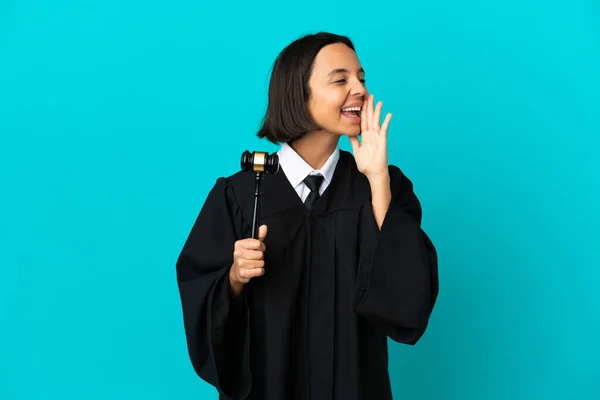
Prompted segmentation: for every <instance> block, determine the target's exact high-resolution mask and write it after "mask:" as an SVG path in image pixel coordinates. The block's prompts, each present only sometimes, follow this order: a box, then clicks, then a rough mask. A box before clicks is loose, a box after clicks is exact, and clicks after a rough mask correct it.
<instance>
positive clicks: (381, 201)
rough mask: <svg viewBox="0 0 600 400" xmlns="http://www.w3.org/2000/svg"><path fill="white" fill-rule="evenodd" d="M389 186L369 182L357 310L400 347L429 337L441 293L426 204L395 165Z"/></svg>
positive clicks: (362, 232)
mask: <svg viewBox="0 0 600 400" xmlns="http://www.w3.org/2000/svg"><path fill="white" fill-rule="evenodd" d="M388 179H389V183H386V182H385V180H374V179H370V180H369V182H370V183H371V188H372V199H371V203H370V204H368V205H366V206H365V209H364V214H363V219H362V226H361V244H360V264H359V272H358V276H357V288H356V289H357V292H356V299H355V311H356V312H357V313H358V314H359V315H361V316H363V317H365V318H367V319H368V320H370V321H371V322H373V323H375V324H377V325H378V326H380V327H381V328H382V329H383V330H384V331H385V333H386V334H387V335H388V336H390V337H391V338H392V339H393V340H395V341H397V342H402V343H407V344H415V343H416V342H417V341H418V340H419V339H420V337H421V336H422V335H423V334H424V332H425V330H426V328H427V325H428V321H429V317H430V315H431V312H432V310H433V307H434V304H435V302H436V299H437V295H438V291H439V283H438V260H437V253H436V250H435V247H434V246H433V243H432V242H431V240H430V239H429V237H428V236H427V235H426V234H425V232H423V230H422V229H421V205H420V203H419V200H418V199H417V197H416V196H415V194H414V192H413V186H412V183H411V181H410V180H409V179H408V178H407V177H406V176H404V175H403V174H402V172H401V171H400V169H398V168H397V167H395V166H390V167H389V178H388Z"/></svg>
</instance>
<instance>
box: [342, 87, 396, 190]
mask: <svg viewBox="0 0 600 400" xmlns="http://www.w3.org/2000/svg"><path fill="white" fill-rule="evenodd" d="M373 103H374V97H373V95H369V96H368V98H367V100H366V101H365V103H364V104H363V107H362V109H361V111H360V127H361V133H360V138H361V140H360V142H359V140H358V138H357V137H351V138H350V143H351V144H352V151H353V153H354V159H355V160H356V165H357V167H358V170H359V171H360V172H362V173H363V174H364V175H366V176H367V177H368V178H372V177H376V176H378V175H384V176H385V175H386V174H387V173H388V155H387V131H388V126H389V124H390V120H391V119H392V114H391V113H388V114H387V115H386V117H385V120H384V121H383V124H381V125H380V124H379V122H380V118H381V108H382V107H383V103H382V102H381V101H380V102H378V103H377V106H376V107H375V108H374V107H373Z"/></svg>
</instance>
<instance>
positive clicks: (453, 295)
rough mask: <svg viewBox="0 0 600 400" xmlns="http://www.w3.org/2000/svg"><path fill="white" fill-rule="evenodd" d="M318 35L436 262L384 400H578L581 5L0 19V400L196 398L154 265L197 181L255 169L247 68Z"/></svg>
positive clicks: (583, 245) (584, 221)
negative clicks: (372, 112) (429, 300)
mask: <svg viewBox="0 0 600 400" xmlns="http://www.w3.org/2000/svg"><path fill="white" fill-rule="evenodd" d="M286 4H287V5H286ZM318 30H329V31H333V32H337V33H342V34H347V35H349V36H351V38H352V39H353V40H354V41H355V44H356V46H357V49H358V53H359V57H360V59H361V61H362V63H363V65H364V67H365V69H366V70H367V81H368V86H369V89H370V90H371V92H373V93H374V94H375V95H376V99H379V100H383V101H384V102H385V105H384V110H385V111H391V112H393V114H394V118H393V120H392V123H391V125H390V134H389V135H390V149H389V151H390V160H391V162H393V163H394V164H397V165H399V166H400V167H401V168H402V169H403V170H404V172H405V173H406V174H408V175H409V177H410V178H411V179H412V180H413V182H414V184H415V190H416V192H417V194H418V196H419V198H420V199H421V201H422V203H423V208H424V227H425V229H426V230H427V232H428V233H429V234H430V236H431V237H432V238H433V240H434V242H435V244H436V246H437V248H438V251H439V257H440V279H441V292H440V298H439V302H438V305H437V307H436V309H435V312H434V314H433V316H432V319H431V325H430V328H429V330H428V331H427V333H426V335H425V336H424V337H423V339H422V341H421V342H420V343H419V344H418V345H417V346H415V347H406V346H402V345H397V344H394V345H392V347H391V350H390V351H391V357H392V358H391V360H392V361H391V364H390V372H391V376H392V380H393V390H394V393H395V395H396V398H398V399H406V400H409V399H410V400H412V399H415V400H417V399H461V400H467V399H468V400H470V399H488V400H496V399H509V398H510V399H598V398H600V383H599V381H598V377H599V376H600V345H599V344H598V342H599V339H598V338H599V337H600V311H599V310H600V299H599V296H598V291H599V289H600V273H599V272H598V271H599V268H598V267H599V266H600V250H599V245H600V240H599V234H598V226H599V224H600V215H599V212H598V205H599V203H600V202H599V198H600V190H599V184H598V174H599V173H600V167H599V162H598V150H599V144H600V141H599V139H598V136H599V134H600V116H599V113H600V3H599V2H598V1H597V0H587V1H586V0H562V1H549V0H545V1H541V0H539V1H535V0H534V1H528V2H522V1H517V0H494V1H491V0H490V1H482V2H480V1H468V0H457V1H441V0H426V1H421V2H407V1H399V2H397V1H379V2H354V1H345V2H341V3H340V2H323V1H303V2H300V3H298V2H295V3H294V2H292V3H284V2H274V1H272V2H264V1H263V2H244V3H235V2H227V3H223V4H220V3H217V2H203V1H183V0H180V1H172V2H170V3H168V4H167V2H155V1H116V0H104V1H65V0H53V1H26V0H22V1H10V0H3V1H0V135H1V136H0V138H1V142H0V182H1V197H0V205H1V208H0V217H1V218H0V399H7V400H9V399H10V400H12V399H15V400H16V399H19V400H29V399H36V400H38V399H62V400H70V399H134V398H136V399H137V398H139V399H210V398H216V397H215V395H214V393H215V392H214V390H213V389H212V388H211V387H210V386H208V385H206V384H204V383H203V382H202V381H200V380H199V379H198V378H197V377H196V375H195V374H194V372H193V370H192V367H191V364H190V363H189V360H188V358H187V350H186V347H185V341H184V332H183V326H182V317H181V310H180V303H179V298H178V292H177V287H176V280H175V260H176V257H177V255H178V253H179V250H180V248H181V246H182V245H183V242H184V240H185V238H186V237H187V234H188V232H189V229H190V228H191V224H192V223H193V221H194V219H195V217H196V215H197V213H198V211H199V209H200V207H201V206H202V204H203V201H204V198H205V196H206V195H207V193H208V190H209V189H210V188H211V186H212V185H213V183H214V181H215V179H216V178H217V177H218V176H221V175H228V174H231V173H234V172H236V171H237V169H238V167H239V157H240V154H241V152H242V151H243V150H246V149H250V150H261V149H265V150H268V151H273V150H276V147H274V146H272V145H269V144H268V143H267V142H262V141H259V140H258V139H256V138H255V136H254V134H255V131H256V129H257V128H258V126H259V122H260V118H261V117H262V113H263V111H264V108H265V104H266V103H265V96H266V90H267V82H268V73H269V68H270V66H271V63H272V62H273V60H274V58H275V56H276V55H277V53H278V52H279V51H280V50H281V49H282V48H283V47H284V46H285V45H286V44H288V43H289V42H290V41H292V40H294V39H295V38H297V37H298V36H300V35H301V34H304V33H308V32H314V31H318ZM342 147H343V148H345V149H347V150H349V149H350V146H349V143H348V141H347V139H346V138H344V139H343V140H342Z"/></svg>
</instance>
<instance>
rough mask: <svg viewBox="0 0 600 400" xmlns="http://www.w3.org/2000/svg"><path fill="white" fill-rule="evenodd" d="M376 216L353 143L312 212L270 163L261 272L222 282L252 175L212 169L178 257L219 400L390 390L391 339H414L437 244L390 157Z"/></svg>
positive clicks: (422, 325) (433, 284)
mask: <svg viewBox="0 0 600 400" xmlns="http://www.w3.org/2000/svg"><path fill="white" fill-rule="evenodd" d="M388 169H389V177H390V188H391V194H392V199H391V202H390V204H389V208H388V210H387V213H386V214H385V218H384V220H383V223H382V225H381V228H379V227H378V225H377V223H376V220H375V217H374V213H373V209H372V204H371V188H370V186H369V182H368V180H367V178H366V177H365V176H364V175H363V174H361V173H360V172H359V171H358V169H357V166H356V162H355V160H354V158H353V156H352V154H350V153H348V152H346V151H340V158H339V161H338V163H337V166H336V167H335V171H334V174H333V178H332V181H331V183H330V184H329V186H328V187H327V189H326V190H325V192H324V193H323V195H322V196H321V197H320V198H319V200H318V201H317V203H316V205H315V206H314V208H312V210H311V211H308V210H307V208H306V207H305V205H304V204H303V203H302V201H301V199H300V198H299V196H298V194H297V193H296V192H295V190H294V188H293V187H292V186H291V185H290V183H289V182H288V180H287V179H286V175H285V169H283V170H282V171H280V172H279V173H278V174H276V175H266V176H265V177H264V181H263V184H262V196H263V197H262V198H261V209H260V216H261V219H260V221H259V222H260V224H261V225H262V224H265V225H267V226H268V234H267V237H266V239H265V240H264V243H265V245H266V251H265V254H264V260H265V274H264V275H263V276H261V277H258V278H253V279H252V280H251V281H250V282H249V283H248V284H246V285H245V288H244V292H243V294H242V295H241V296H235V295H233V294H232V290H231V287H230V281H229V269H230V267H231V265H232V262H233V248H234V243H235V241H236V240H240V239H244V238H248V237H250V231H251V221H252V212H253V191H254V176H253V174H252V173H251V172H239V173H236V174H234V175H233V176H230V177H228V178H220V179H218V180H217V182H216V184H215V186H214V187H213V189H212V190H211V191H210V194H209V195H208V198H207V200H206V202H205V204H204V206H203V208H202V210H201V212H200V214H199V216H198V218H197V220H196V222H195V224H194V225H193V228H192V230H191V232H190V234H189V237H188V239H187V241H186V243H185V245H184V247H183V250H182V251H181V254H180V256H179V258H178V261H177V279H178V285H179V289H180V294H181V301H182V306H183V316H184V325H185V332H186V337H187V344H188V349H189V355H190V358H191V361H192V364H193V367H194V368H195V371H196V372H197V374H198V375H199V376H200V377H201V378H202V379H203V380H205V381H206V382H208V383H210V384H211V385H213V386H214V387H216V388H217V390H218V392H219V394H220V399H234V400H237V399H253V400H255V399H260V400H271V399H276V400H284V399H285V400H296V399H305V400H309V399H310V400H318V399H336V400H337V399H344V400H359V399H365V400H387V399H391V398H392V392H391V385H390V380H389V374H388V352H387V345H388V342H387V338H388V337H389V338H391V339H392V340H394V341H396V342H400V343H405V344H410V345H413V344H415V343H416V342H417V341H418V340H419V339H420V338H421V336H422V335H423V333H424V331H425V329H426V327H427V325H428V321H429V317H430V314H431V312H432V309H433V307H434V304H435V301H436V298H437V295H438V271H437V268H438V264H437V254H436V250H435V248H434V246H433V244H432V242H431V240H430V239H429V238H428V236H427V235H426V234H425V233H424V232H423V230H422V229H421V215H422V214H421V206H420V203H419V200H418V199H417V197H416V196H415V193H414V192H413V185H412V183H411V181H410V180H409V179H408V178H407V177H406V176H405V175H404V174H403V173H402V171H401V170H400V169H399V168H398V167H396V166H393V165H390V166H389V168H388Z"/></svg>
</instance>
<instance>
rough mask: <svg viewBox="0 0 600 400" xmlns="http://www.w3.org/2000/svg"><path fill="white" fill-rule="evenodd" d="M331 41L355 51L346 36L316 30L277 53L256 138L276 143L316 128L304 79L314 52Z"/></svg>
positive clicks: (309, 68) (315, 54)
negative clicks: (264, 109) (308, 107)
mask: <svg viewBox="0 0 600 400" xmlns="http://www.w3.org/2000/svg"><path fill="white" fill-rule="evenodd" d="M334 43H343V44H345V45H346V46H348V47H350V48H351V49H352V50H355V49H354V44H353V43H352V41H350V39H349V38H347V37H346V36H340V35H336V34H333V33H328V32H319V33H316V34H310V35H306V36H302V37H301V38H299V39H296V40H295V41H293V42H292V43H290V44H289V45H288V46H287V47H286V48H285V49H283V50H282V51H281V53H279V55H278V56H277V58H276V60H275V63H274V64H273V68H272V72H271V81H270V83H269V99H268V105H267V111H266V113H265V116H264V118H263V120H262V126H261V128H260V130H259V131H258V137H259V138H267V139H268V140H269V141H271V142H273V143H275V144H277V143H281V142H289V141H291V140H293V139H296V138H298V137H300V136H302V135H303V134H304V133H306V132H310V131H313V130H316V129H318V127H317V126H316V124H315V123H314V121H313V120H312V118H311V117H310V115H309V113H308V109H307V107H306V104H307V102H308V99H309V98H310V88H309V86H308V80H309V79H310V76H311V73H312V67H313V62H314V60H315V57H316V56H317V53H319V51H320V50H321V49H322V48H323V47H325V46H327V45H330V44H334Z"/></svg>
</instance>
